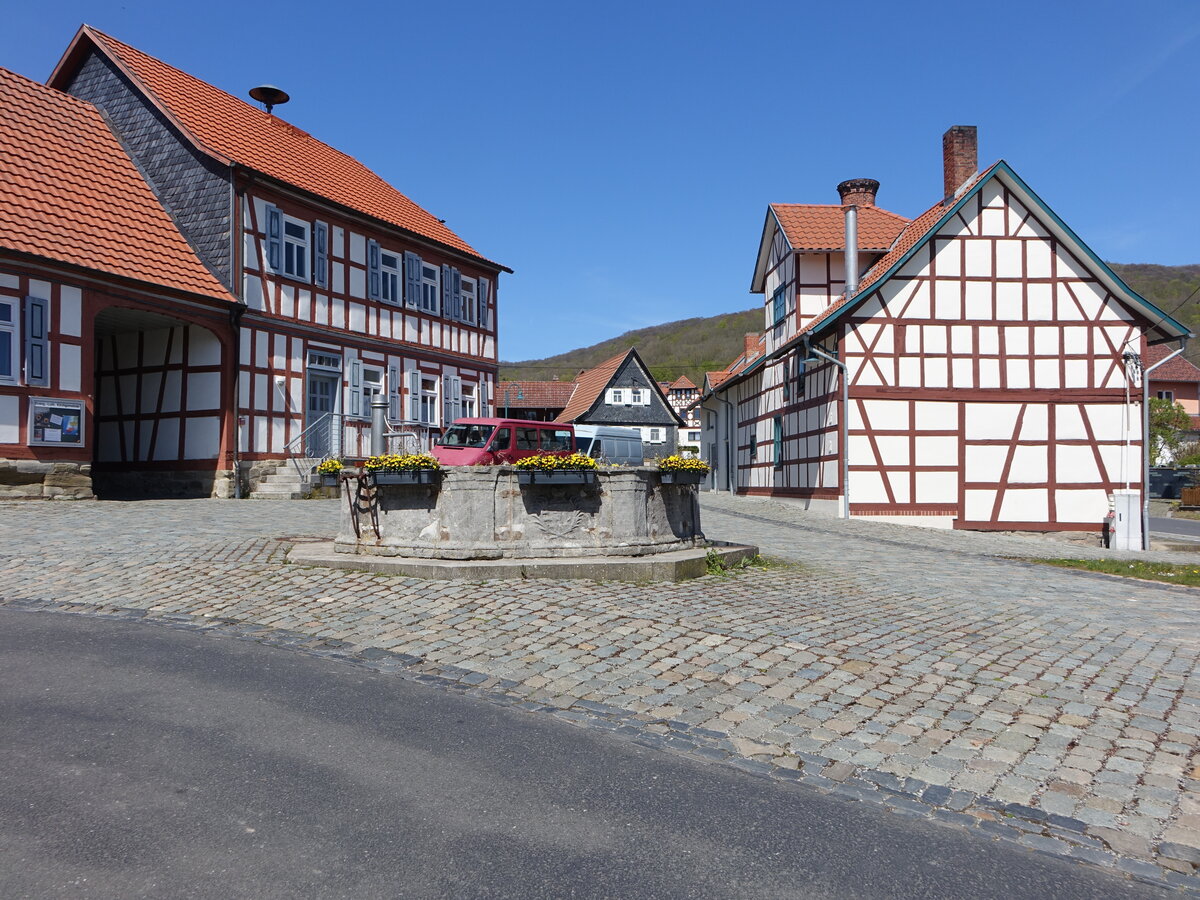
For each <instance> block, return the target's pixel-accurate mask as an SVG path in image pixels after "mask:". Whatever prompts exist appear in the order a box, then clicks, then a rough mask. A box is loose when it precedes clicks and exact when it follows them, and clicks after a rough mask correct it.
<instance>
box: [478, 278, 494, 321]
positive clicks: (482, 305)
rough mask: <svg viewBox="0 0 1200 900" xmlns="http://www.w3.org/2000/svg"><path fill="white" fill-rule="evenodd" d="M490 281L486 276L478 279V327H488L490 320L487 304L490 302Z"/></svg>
mask: <svg viewBox="0 0 1200 900" xmlns="http://www.w3.org/2000/svg"><path fill="white" fill-rule="evenodd" d="M491 294H492V283H491V282H490V281H488V280H487V279H486V278H480V279H479V327H480V328H488V327H489V326H490V322H491V316H490V314H489V312H490V311H489V309H488V304H489V303H490V302H491V299H492V297H491Z"/></svg>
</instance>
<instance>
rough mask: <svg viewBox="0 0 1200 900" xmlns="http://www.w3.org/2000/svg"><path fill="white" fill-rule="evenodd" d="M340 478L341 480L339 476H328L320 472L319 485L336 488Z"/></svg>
mask: <svg viewBox="0 0 1200 900" xmlns="http://www.w3.org/2000/svg"><path fill="white" fill-rule="evenodd" d="M340 478H341V476H340V475H329V474H327V473H324V472H322V473H321V485H322V486H323V487H337V486H338V480H339V479H340Z"/></svg>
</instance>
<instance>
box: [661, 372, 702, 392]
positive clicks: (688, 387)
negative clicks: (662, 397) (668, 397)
mask: <svg viewBox="0 0 1200 900" xmlns="http://www.w3.org/2000/svg"><path fill="white" fill-rule="evenodd" d="M667 389H668V390H672V391H694V390H695V389H696V385H695V384H693V383H692V379H690V378H688V377H687V376H686V375H680V376H679V377H678V378H676V379H675V380H674V381H672V382H671V384H670V385H669V386H668V388H667Z"/></svg>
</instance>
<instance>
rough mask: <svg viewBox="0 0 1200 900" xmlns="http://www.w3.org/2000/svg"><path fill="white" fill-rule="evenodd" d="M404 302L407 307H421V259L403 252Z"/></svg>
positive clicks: (413, 254) (406, 251)
mask: <svg viewBox="0 0 1200 900" xmlns="http://www.w3.org/2000/svg"><path fill="white" fill-rule="evenodd" d="M404 302H405V303H407V304H408V305H409V306H413V307H417V308H420V306H421V257H419V256H417V254H415V253H412V252H410V251H408V250H405V251H404Z"/></svg>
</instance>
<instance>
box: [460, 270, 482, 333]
mask: <svg viewBox="0 0 1200 900" xmlns="http://www.w3.org/2000/svg"><path fill="white" fill-rule="evenodd" d="M459 285H460V287H459V291H460V293H461V296H462V306H461V307H459V309H460V311H461V312H462V316H461V319H460V321H462V322H467V323H469V324H471V325H474V324H475V322H476V320H477V319H478V318H479V312H478V310H479V281H478V279H475V278H470V277H468V276H466V275H463V276H462V278H461V279H460V281H459ZM468 297H469V298H470V300H469V301H468V299H467V298H468Z"/></svg>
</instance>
